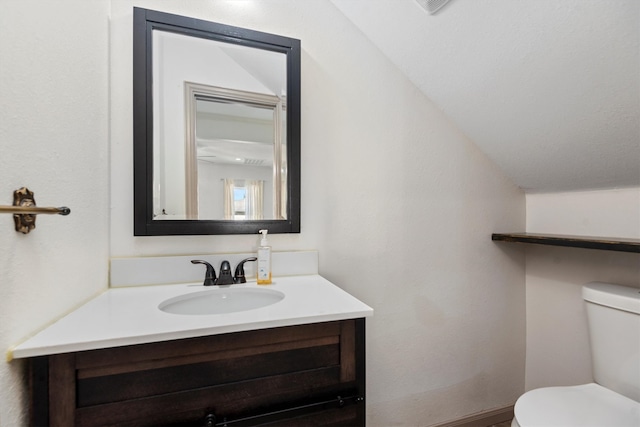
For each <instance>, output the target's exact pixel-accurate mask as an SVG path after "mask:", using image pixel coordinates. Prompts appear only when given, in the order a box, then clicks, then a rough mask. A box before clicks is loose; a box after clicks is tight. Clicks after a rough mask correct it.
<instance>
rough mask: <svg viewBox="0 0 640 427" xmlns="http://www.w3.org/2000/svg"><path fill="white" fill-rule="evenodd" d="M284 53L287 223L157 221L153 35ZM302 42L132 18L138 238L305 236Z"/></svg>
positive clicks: (142, 15)
mask: <svg viewBox="0 0 640 427" xmlns="http://www.w3.org/2000/svg"><path fill="white" fill-rule="evenodd" d="M153 29H159V30H163V31H169V32H174V33H178V34H182V35H187V36H192V37H199V38H205V39H210V40H217V41H221V42H225V43H233V44H238V45H242V46H248V47H255V48H258V49H266V50H270V51H273V52H281V53H284V54H285V55H286V68H287V121H286V126H287V166H288V172H287V196H288V200H287V219H285V220H243V221H232V220H155V221H154V220H153V92H152V87H153V86H152V83H153V82H152V73H153V70H152V30H153ZM300 53H301V47H300V40H297V39H292V38H289V37H284V36H278V35H274V34H268V33H263V32H258V31H253V30H248V29H244V28H238V27H232V26H229V25H223V24H218V23H214V22H209V21H202V20H198V19H194V18H188V17H184V16H179V15H172V14H168V13H163V12H157V11H153V10H147V9H141V8H134V12H133V150H134V151H133V166H134V171H133V181H134V191H133V199H134V200H133V206H134V207H133V211H134V220H133V225H134V227H133V228H134V233H133V234H134V235H135V236H167V235H203V234H254V233H258V230H261V229H265V228H266V229H268V230H269V234H273V233H299V232H300Z"/></svg>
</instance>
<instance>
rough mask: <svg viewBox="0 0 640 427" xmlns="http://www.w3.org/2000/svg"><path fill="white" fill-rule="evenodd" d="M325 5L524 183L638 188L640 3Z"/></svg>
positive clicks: (556, 0) (382, 0)
mask: <svg viewBox="0 0 640 427" xmlns="http://www.w3.org/2000/svg"><path fill="white" fill-rule="evenodd" d="M331 1H332V2H333V4H334V5H335V6H336V7H337V8H338V9H339V10H340V11H342V13H344V15H346V16H347V18H349V19H350V20H351V21H352V22H353V24H354V25H355V26H356V27H357V28H359V29H360V30H361V31H362V32H363V33H364V34H365V35H366V36H367V37H368V38H369V39H370V40H371V41H372V42H373V43H374V44H375V45H377V46H378V48H379V49H380V50H381V51H382V52H383V53H384V54H385V55H386V56H387V57H388V58H389V59H390V60H391V61H392V62H393V63H395V64H396V66H397V67H398V68H399V69H400V70H402V71H403V72H404V73H405V74H406V75H407V77H408V78H409V79H410V80H411V81H412V82H413V83H414V84H415V85H416V86H417V87H418V88H419V89H420V90H421V91H422V92H424V94H425V95H426V96H427V97H429V98H430V99H431V100H432V101H433V102H434V103H435V104H436V105H437V106H438V107H439V108H440V109H441V110H443V111H444V113H445V114H447V115H448V117H450V118H451V119H452V120H453V121H454V122H455V123H456V124H457V125H458V127H459V128H460V129H461V130H462V131H463V132H465V133H466V134H467V136H468V137H469V138H470V139H471V140H473V141H474V142H475V143H476V144H478V146H479V147H480V148H481V149H482V150H483V151H484V152H485V153H486V154H487V155H488V156H489V157H490V158H491V159H492V160H493V161H494V162H495V163H496V164H497V165H498V166H499V167H500V168H501V169H502V170H503V171H504V172H505V173H506V174H507V175H508V176H509V177H510V178H511V179H512V180H513V182H514V183H515V184H517V185H518V186H520V187H521V188H523V189H524V190H525V191H528V192H551V191H570V190H584V189H598V188H612V187H624V186H638V185H640V45H639V39H640V1H638V0H451V1H450V2H449V3H448V4H447V5H446V6H445V7H444V8H442V9H441V10H440V11H438V13H436V14H435V15H429V14H428V13H427V11H426V10H424V9H423V8H422V7H421V6H420V5H419V4H418V2H416V1H415V0H331Z"/></svg>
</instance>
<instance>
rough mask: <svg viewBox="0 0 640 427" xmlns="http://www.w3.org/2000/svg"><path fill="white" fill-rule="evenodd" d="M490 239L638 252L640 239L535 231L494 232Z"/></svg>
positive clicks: (639, 251)
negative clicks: (539, 232) (540, 232)
mask: <svg viewBox="0 0 640 427" xmlns="http://www.w3.org/2000/svg"><path fill="white" fill-rule="evenodd" d="M491 240H494V241H498V242H515V243H533V244H537V245H551V246H565V247H570V248H586V249H601V250H605V251H618V252H635V253H640V239H621V238H608V237H589V236H566V235H560V234H537V233H494V234H492V235H491Z"/></svg>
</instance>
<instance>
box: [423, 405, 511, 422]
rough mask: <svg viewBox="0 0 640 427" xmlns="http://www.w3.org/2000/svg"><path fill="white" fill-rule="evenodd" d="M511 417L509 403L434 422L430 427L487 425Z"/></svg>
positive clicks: (508, 419) (504, 420) (507, 419)
mask: <svg viewBox="0 0 640 427" xmlns="http://www.w3.org/2000/svg"><path fill="white" fill-rule="evenodd" d="M512 419H513V405H509V406H505V407H504V408H497V409H492V410H490V411H483V412H480V413H477V414H473V415H469V416H467V417H464V418H459V419H457V420H454V421H448V422H446V423H442V424H436V425H434V426H432V427H489V426H492V425H494V424H498V423H504V422H506V421H511V420H512Z"/></svg>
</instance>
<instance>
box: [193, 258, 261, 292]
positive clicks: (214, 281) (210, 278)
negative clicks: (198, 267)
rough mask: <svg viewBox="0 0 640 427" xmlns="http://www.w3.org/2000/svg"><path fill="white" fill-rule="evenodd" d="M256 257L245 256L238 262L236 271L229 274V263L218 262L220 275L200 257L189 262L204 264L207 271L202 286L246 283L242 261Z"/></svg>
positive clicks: (253, 259) (252, 259) (254, 259)
mask: <svg viewBox="0 0 640 427" xmlns="http://www.w3.org/2000/svg"><path fill="white" fill-rule="evenodd" d="M256 260H257V258H256V257H250V258H245V259H243V260H242V261H240V262H239V263H238V265H237V266H236V271H235V273H234V274H233V276H232V275H231V264H230V263H229V261H227V260H224V261H222V263H221V264H220V277H216V270H215V269H214V268H213V266H212V265H211V264H209V263H208V262H207V261H203V260H201V259H192V260H191V264H204V265H205V267H206V268H207V271H206V273H205V276H204V283H203V285H204V286H213V285H232V284H234V283H246V282H247V279H246V277H245V275H244V263H245V262H248V261H256Z"/></svg>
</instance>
